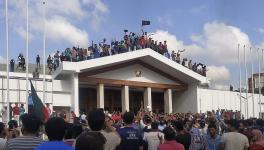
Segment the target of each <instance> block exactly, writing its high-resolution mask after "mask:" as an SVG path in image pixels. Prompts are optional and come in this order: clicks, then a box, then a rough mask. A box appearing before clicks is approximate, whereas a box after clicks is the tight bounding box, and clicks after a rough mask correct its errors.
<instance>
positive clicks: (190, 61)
mask: <svg viewBox="0 0 264 150" xmlns="http://www.w3.org/2000/svg"><path fill="white" fill-rule="evenodd" d="M188 68H189V69H192V60H189V62H188Z"/></svg>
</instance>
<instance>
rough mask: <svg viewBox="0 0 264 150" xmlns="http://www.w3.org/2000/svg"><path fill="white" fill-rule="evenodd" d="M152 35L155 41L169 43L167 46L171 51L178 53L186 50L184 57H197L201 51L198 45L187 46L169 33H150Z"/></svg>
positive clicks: (158, 31)
mask: <svg viewBox="0 0 264 150" xmlns="http://www.w3.org/2000/svg"><path fill="white" fill-rule="evenodd" d="M150 34H153V35H152V36H151V37H152V38H153V39H154V40H155V41H159V42H163V41H167V46H168V49H169V51H172V50H176V51H177V50H182V49H186V51H185V52H184V53H183V54H184V57H185V56H188V57H191V58H192V57H195V56H197V54H199V53H200V51H201V48H200V47H199V46H198V45H196V44H190V45H188V44H185V43H184V42H183V41H181V40H178V39H177V37H176V36H175V35H172V34H170V33H169V32H168V31H164V30H157V31H156V32H154V33H150Z"/></svg>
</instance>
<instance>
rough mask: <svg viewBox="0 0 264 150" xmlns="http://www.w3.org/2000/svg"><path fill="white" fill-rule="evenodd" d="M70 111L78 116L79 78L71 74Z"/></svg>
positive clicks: (75, 74)
mask: <svg viewBox="0 0 264 150" xmlns="http://www.w3.org/2000/svg"><path fill="white" fill-rule="evenodd" d="M72 110H73V111H74V112H75V114H76V115H77V116H79V78H78V73H74V74H72Z"/></svg>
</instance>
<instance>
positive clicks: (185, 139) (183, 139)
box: [175, 133, 192, 150]
mask: <svg viewBox="0 0 264 150" xmlns="http://www.w3.org/2000/svg"><path fill="white" fill-rule="evenodd" d="M175 140H176V141H177V142H178V143H181V144H182V145H183V146H184V149H187V150H188V149H189V147H190V144H191V140H192V137H191V135H190V134H188V133H185V134H179V135H177V136H176V137H175Z"/></svg>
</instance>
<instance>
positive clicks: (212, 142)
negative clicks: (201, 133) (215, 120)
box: [205, 124, 221, 150]
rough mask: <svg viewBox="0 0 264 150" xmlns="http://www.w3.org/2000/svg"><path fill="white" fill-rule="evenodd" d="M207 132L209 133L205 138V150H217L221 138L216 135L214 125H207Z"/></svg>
mask: <svg viewBox="0 0 264 150" xmlns="http://www.w3.org/2000/svg"><path fill="white" fill-rule="evenodd" d="M208 131H209V133H208V134H207V135H206V136H205V145H206V149H210V150H219V149H220V142H221V136H219V135H218V134H217V130H216V125H215V124H209V126H208Z"/></svg>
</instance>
